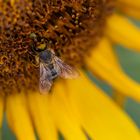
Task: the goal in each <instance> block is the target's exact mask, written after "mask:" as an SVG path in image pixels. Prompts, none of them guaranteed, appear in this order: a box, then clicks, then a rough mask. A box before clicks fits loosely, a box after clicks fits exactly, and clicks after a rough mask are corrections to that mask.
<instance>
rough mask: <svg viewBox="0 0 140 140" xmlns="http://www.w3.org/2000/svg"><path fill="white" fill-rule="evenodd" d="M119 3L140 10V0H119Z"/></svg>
mask: <svg viewBox="0 0 140 140" xmlns="http://www.w3.org/2000/svg"><path fill="white" fill-rule="evenodd" d="M117 2H119V3H121V4H122V5H124V4H125V5H128V6H132V7H135V8H138V9H140V0H134V1H133V0H117ZM134 10H135V9H134Z"/></svg>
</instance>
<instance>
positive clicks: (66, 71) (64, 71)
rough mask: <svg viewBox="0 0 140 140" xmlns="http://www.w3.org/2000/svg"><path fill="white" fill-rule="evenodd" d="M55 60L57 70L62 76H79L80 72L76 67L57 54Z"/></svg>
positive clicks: (71, 77)
mask: <svg viewBox="0 0 140 140" xmlns="http://www.w3.org/2000/svg"><path fill="white" fill-rule="evenodd" d="M54 61H55V64H54V67H55V70H56V71H57V72H58V75H59V76H60V77H63V78H70V79H73V78H77V77H78V76H79V74H78V72H77V71H76V70H75V69H74V68H72V67H71V66H69V65H67V64H66V63H64V62H63V61H62V60H61V59H60V58H58V57H57V56H54Z"/></svg>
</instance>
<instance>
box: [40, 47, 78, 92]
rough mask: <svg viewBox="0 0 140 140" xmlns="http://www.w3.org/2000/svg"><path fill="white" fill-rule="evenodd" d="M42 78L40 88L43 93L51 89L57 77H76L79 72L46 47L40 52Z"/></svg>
mask: <svg viewBox="0 0 140 140" xmlns="http://www.w3.org/2000/svg"><path fill="white" fill-rule="evenodd" d="M39 63H40V79H39V89H40V92H41V93H42V94H46V93H48V92H49V91H50V89H51V86H52V84H53V81H54V80H55V79H56V78H57V77H59V76H60V77H62V78H76V77H77V76H78V73H77V72H76V71H75V70H74V68H72V67H71V66H69V65H67V64H66V63H64V62H63V61H62V60H61V59H60V58H58V57H57V56H56V55H55V53H54V52H53V51H52V50H49V49H46V50H44V51H42V52H40V54H39Z"/></svg>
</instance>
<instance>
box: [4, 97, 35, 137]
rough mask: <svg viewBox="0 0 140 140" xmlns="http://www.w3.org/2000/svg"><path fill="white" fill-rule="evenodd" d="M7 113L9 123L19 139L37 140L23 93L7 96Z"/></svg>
mask: <svg viewBox="0 0 140 140" xmlns="http://www.w3.org/2000/svg"><path fill="white" fill-rule="evenodd" d="M6 115H7V121H8V124H9V126H10V127H11V129H12V130H13V132H14V133H15V135H16V137H17V139H18V140H25V139H26V140H36V138H35V135H34V130H33V127H32V124H31V120H30V117H29V114H28V111H27V108H26V104H25V98H24V95H23V94H15V95H9V96H8V97H7V101H6Z"/></svg>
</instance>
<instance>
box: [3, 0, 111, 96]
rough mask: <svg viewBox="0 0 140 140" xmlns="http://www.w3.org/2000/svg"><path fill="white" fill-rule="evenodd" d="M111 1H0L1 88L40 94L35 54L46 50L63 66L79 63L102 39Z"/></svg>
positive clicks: (80, 63)
mask: <svg viewBox="0 0 140 140" xmlns="http://www.w3.org/2000/svg"><path fill="white" fill-rule="evenodd" d="M112 3H113V0H106V1H105V0H80V1H79V0H67V1H66V0H34V1H33V0H22V1H12V2H11V1H10V0H6V1H5V0H1V1H0V85H1V87H0V90H1V91H3V93H12V91H15V90H17V91H18V92H20V91H21V90H28V89H30V90H38V86H37V85H38V82H39V65H38V63H39V60H38V53H39V52H41V51H44V50H45V49H48V48H51V49H52V50H53V51H54V52H55V54H56V55H57V56H58V57H60V58H61V59H62V60H63V61H64V62H66V63H67V64H70V65H72V66H81V65H83V64H84V61H83V57H84V56H85V55H86V53H88V51H90V48H91V47H93V46H95V45H96V43H97V42H98V38H99V37H100V36H102V33H103V29H104V25H105V19H106V17H108V13H109V12H110V9H113V4H112ZM9 83H10V84H9ZM11 85H12V86H11Z"/></svg>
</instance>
